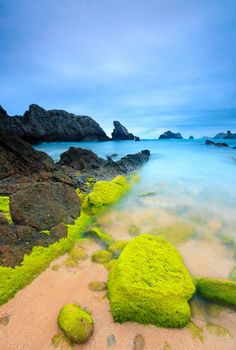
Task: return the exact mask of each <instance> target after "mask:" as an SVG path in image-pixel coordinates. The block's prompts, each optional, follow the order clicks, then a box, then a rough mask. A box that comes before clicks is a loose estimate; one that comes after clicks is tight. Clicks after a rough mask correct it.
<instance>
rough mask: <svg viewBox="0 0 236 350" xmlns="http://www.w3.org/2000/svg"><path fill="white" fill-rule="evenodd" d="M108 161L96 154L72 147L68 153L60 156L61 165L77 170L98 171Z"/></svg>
mask: <svg viewBox="0 0 236 350" xmlns="http://www.w3.org/2000/svg"><path fill="white" fill-rule="evenodd" d="M105 163H106V161H105V160H104V159H102V158H99V157H98V156H97V155H96V154H95V153H94V152H92V151H90V150H88V149H83V148H79V147H78V148H75V147H70V148H69V149H68V151H66V152H64V153H62V154H61V156H60V161H59V162H58V164H59V165H66V166H70V167H72V168H74V169H76V170H85V169H91V168H92V169H96V168H99V167H101V166H104V165H105Z"/></svg>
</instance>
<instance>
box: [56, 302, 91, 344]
mask: <svg viewBox="0 0 236 350" xmlns="http://www.w3.org/2000/svg"><path fill="white" fill-rule="evenodd" d="M57 323H58V326H59V328H60V329H61V330H62V331H63V333H64V334H65V335H66V336H67V337H68V338H69V339H70V340H72V341H73V342H75V343H79V344H81V343H85V342H86V341H87V340H88V339H89V338H90V336H91V335H92V333H93V325H94V323H93V318H92V316H91V314H90V313H88V312H87V311H85V310H83V309H81V308H80V307H79V306H78V305H75V304H67V305H65V306H64V307H63V308H62V309H61V311H60V312H59V315H58V318H57Z"/></svg>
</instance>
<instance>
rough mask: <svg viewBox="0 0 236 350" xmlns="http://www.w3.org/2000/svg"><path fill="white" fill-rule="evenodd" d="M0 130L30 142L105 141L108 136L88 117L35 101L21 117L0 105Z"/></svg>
mask: <svg viewBox="0 0 236 350" xmlns="http://www.w3.org/2000/svg"><path fill="white" fill-rule="evenodd" d="M0 132H2V133H8V134H10V135H17V136H20V137H21V138H23V139H24V140H27V141H29V142H30V143H38V142H43V141H46V142H51V141H106V140H109V137H108V136H107V135H106V133H105V132H104V131H103V130H102V128H101V127H100V125H99V124H98V123H97V122H95V120H93V119H92V118H90V117H88V116H78V115H75V114H73V113H68V112H66V111H63V110H57V109H53V110H48V111H46V110H45V109H43V108H42V107H40V106H38V105H36V104H32V105H30V106H29V110H28V111H26V112H25V113H24V115H23V117H21V116H14V117H10V116H8V115H7V113H6V111H5V110H4V109H3V108H2V107H1V108H0Z"/></svg>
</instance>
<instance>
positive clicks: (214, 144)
mask: <svg viewBox="0 0 236 350" xmlns="http://www.w3.org/2000/svg"><path fill="white" fill-rule="evenodd" d="M205 145H207V146H216V147H229V145H227V143H224V142H213V141H211V140H206V142H205Z"/></svg>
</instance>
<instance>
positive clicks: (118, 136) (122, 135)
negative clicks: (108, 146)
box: [111, 120, 138, 141]
mask: <svg viewBox="0 0 236 350" xmlns="http://www.w3.org/2000/svg"><path fill="white" fill-rule="evenodd" d="M113 124H114V130H113V132H112V134H111V136H112V140H135V138H137V136H134V135H133V134H131V133H130V132H128V130H127V129H126V127H125V126H124V125H122V124H121V123H120V122H118V121H117V120H115V121H114V122H113ZM136 141H138V140H136Z"/></svg>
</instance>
